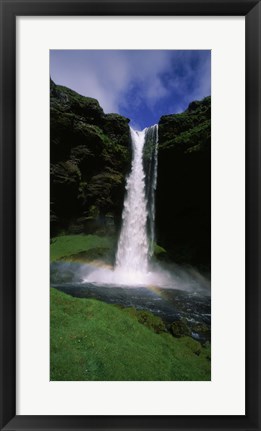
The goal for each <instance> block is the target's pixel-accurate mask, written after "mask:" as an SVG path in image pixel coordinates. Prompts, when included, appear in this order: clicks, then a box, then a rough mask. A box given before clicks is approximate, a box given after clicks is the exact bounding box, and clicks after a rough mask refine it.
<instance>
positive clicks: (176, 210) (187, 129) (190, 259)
mask: <svg viewBox="0 0 261 431" xmlns="http://www.w3.org/2000/svg"><path fill="white" fill-rule="evenodd" d="M210 223H211V99H210V97H207V98H205V99H203V100H202V101H196V102H192V103H191V104H190V105H189V107H188V109H187V110H186V111H185V112H184V113H182V114H174V115H167V116H163V117H161V119H160V122H159V154H158V186H157V195H156V225H157V239H158V242H159V243H160V244H161V245H162V246H164V247H165V248H166V249H167V250H168V251H169V253H170V254H171V256H172V258H173V259H174V261H176V262H186V263H191V264H193V265H204V266H206V267H207V268H208V267H209V266H210Z"/></svg>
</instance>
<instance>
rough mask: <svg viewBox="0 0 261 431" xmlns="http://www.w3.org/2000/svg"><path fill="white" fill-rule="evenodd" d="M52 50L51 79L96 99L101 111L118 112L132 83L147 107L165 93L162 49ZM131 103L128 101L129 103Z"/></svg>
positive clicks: (165, 57)
mask: <svg viewBox="0 0 261 431" xmlns="http://www.w3.org/2000/svg"><path fill="white" fill-rule="evenodd" d="M67 53H68V55H67V58H66V56H65V55H64V52H61V51H60V52H59V51H57V52H53V53H52V64H51V66H52V67H51V70H52V78H53V80H54V82H57V83H58V84H62V85H67V86H69V87H70V88H72V89H74V90H75V91H77V92H79V93H80V94H82V95H85V96H89V97H94V98H96V99H98V100H99V102H100V104H101V106H102V107H103V109H104V111H105V112H107V113H108V112H118V111H119V106H120V105H121V104H122V105H124V104H125V105H126V104H127V103H128V101H127V100H125V96H126V93H127V92H128V91H129V89H130V88H131V86H132V85H134V84H135V85H136V86H137V85H138V86H139V88H140V89H141V92H140V94H139V95H138V96H137V99H136V104H137V105H138V104H139V103H140V102H141V100H145V101H147V103H148V104H149V106H151V107H153V105H154V104H155V103H156V102H157V100H159V99H160V98H162V97H164V96H165V95H166V94H167V89H166V88H165V86H164V85H163V82H162V80H161V78H160V74H161V73H162V72H164V70H167V68H168V67H169V66H170V56H169V55H168V53H167V52H166V51H146V52H143V51H81V52H79V51H78V54H77V51H75V52H69V51H67ZM133 103H135V101H134V100H132V104H133Z"/></svg>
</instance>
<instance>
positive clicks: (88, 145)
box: [50, 81, 131, 236]
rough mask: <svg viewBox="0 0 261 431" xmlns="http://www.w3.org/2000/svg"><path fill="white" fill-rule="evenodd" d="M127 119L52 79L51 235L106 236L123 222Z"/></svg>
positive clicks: (128, 153) (127, 149) (127, 147)
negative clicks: (65, 233) (90, 233)
mask: <svg viewBox="0 0 261 431" xmlns="http://www.w3.org/2000/svg"><path fill="white" fill-rule="evenodd" d="M128 123H129V120H128V119H127V118H125V117H122V116H120V115H118V114H107V115H106V114H104V112H103V110H102V108H101V107H100V105H99V103H98V101H97V100H95V99H92V98H89V97H83V96H80V95H79V94H77V93H76V92H74V91H72V90H70V89H69V88H66V87H62V86H58V85H55V84H54V82H53V81H51V98H50V138H51V147H50V149H51V151H50V154H51V235H52V236H53V235H55V234H60V233H61V232H67V233H68V232H69V233H82V232H86V233H89V232H93V231H95V232H98V231H100V232H103V231H104V230H106V231H108V229H110V228H111V229H112V230H113V229H114V222H116V224H117V221H118V220H119V219H120V216H121V210H122V205H123V198H124V184H125V175H126V172H127V170H128V169H129V166H130V159H131V151H130V145H129V126H128Z"/></svg>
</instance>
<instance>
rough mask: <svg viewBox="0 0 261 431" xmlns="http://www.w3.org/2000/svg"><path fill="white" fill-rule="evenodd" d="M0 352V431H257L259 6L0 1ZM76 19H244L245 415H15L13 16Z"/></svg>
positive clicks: (191, 1) (241, 2) (260, 373)
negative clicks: (116, 17) (119, 17)
mask: <svg viewBox="0 0 261 431" xmlns="http://www.w3.org/2000/svg"><path fill="white" fill-rule="evenodd" d="M0 6H1V10H0V11H1V24H0V25H1V50H0V54H1V60H0V64H1V92H0V94H1V168H0V172H1V193H0V199H1V200H0V216H1V238H0V249H1V264H0V265H1V266H0V270H1V297H0V303H1V313H0V314H1V340H0V341H1V350H0V352H1V353H0V358H1V363H0V372H1V389H0V396H1V399H0V408H1V410H0V415H1V423H0V424H1V429H3V430H27V429H28V430H32V429H34V430H40V429H41V430H42V431H43V430H62V429H69V430H77V429H86V430H89V431H91V430H109V429H110V430H114V429H115V430H116V429H117V430H125V429H126V430H131V429H132V430H149V429H153V430H164V429H173V430H199V429H207V430H214V429H215V430H219V429H220V430H224V431H225V430H229V429H233V430H243V429H244V430H260V429H261V420H260V404H261V403H260V400H261V391H260V388H261V385H260V381H261V369H260V364H261V357H260V347H261V342H260V340H261V331H260V328H261V325H260V323H261V322H260V315H261V306H260V298H261V295H260V293H261V292H260V268H261V265H260V204H261V200H260V172H261V170H260V167H259V166H260V114H261V109H260V107H261V104H260V102H261V97H260V96H261V91H260V90H261V86H260V69H261V56H260V52H261V51H260V50H261V26H260V23H261V5H260V1H256V0H229V1H226V0H214V1H211V0H168V1H165V0H163V1H160V0H157V1H145V0H143V1H139V0H133V1H110V0H108V1H98V0H96V1H94V0H93V1H88V0H76V1H73V0H64V1H56V0H54V1H48V0H39V1H38V0H27V1H25V0H16V1H13V0H0ZM79 15H87V16H88V15H89V16H92V15H104V16H109V15H118V16H121V15H137V16H145V15H158V16H164V15H169V16H170V15H176V16H182V15H183V16H186V15H187V16H188V15H190V16H211V15H212V16H215V15H216V16H217V15H219V16H244V17H245V25H246V414H245V415H244V416H227V415H226V416H189V415H188V416H175V415H173V416H58V415H57V416H17V415H16V143H15V138H16V133H15V130H16V129H15V125H16V123H15V122H16V117H15V109H16V102H15V94H16V85H15V83H16V17H18V16H79Z"/></svg>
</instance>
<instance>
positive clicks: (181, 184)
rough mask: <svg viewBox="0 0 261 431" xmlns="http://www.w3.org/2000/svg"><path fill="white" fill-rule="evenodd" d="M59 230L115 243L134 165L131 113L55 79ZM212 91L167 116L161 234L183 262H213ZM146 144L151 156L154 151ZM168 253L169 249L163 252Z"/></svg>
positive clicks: (55, 231) (54, 198)
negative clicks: (107, 107)
mask: <svg viewBox="0 0 261 431" xmlns="http://www.w3.org/2000/svg"><path fill="white" fill-rule="evenodd" d="M50 108H51V116H50V123H51V130H50V135H51V187H50V191H51V236H52V237H54V236H58V235H68V234H69V235H72V234H81V235H82V234H85V235H90V234H91V235H103V236H104V235H106V236H108V235H109V237H113V238H114V239H113V241H111V243H112V244H113V247H114V249H115V243H116V242H117V233H118V230H119V228H120V224H121V214H122V208H123V199H124V191H125V177H126V174H127V172H129V170H130V164H131V147H130V137H129V126H128V123H129V120H128V119H127V118H125V117H122V116H120V115H118V114H104V112H103V110H102V108H101V107H100V105H99V103H98V101H97V100H95V99H92V98H88V97H83V96H80V95H79V94H77V93H76V92H74V91H72V90H70V89H68V88H66V87H62V86H58V85H55V84H54V83H53V82H52V81H51V99H50ZM210 144H211V99H210V97H207V98H205V99H203V100H202V101H194V102H192V103H191V104H190V105H189V107H188V108H187V110H186V111H185V112H183V113H180V114H173V115H166V116H163V117H161V119H160V121H159V151H158V185H157V190H156V240H157V243H158V244H159V245H160V246H162V247H164V249H165V250H166V251H167V254H165V255H164V256H165V257H166V256H167V255H168V257H169V258H171V259H172V260H174V261H175V262H176V263H189V264H192V265H196V266H200V267H204V268H206V269H209V267H210V216H211V214H210V206H211V199H210V191H211V145H210ZM151 151H152V149H151V148H150V145H149V144H148V145H147V147H146V148H145V154H144V155H145V158H144V164H145V168H146V163H148V162H147V159H148V157H151ZM161 257H163V255H162V256H161Z"/></svg>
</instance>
